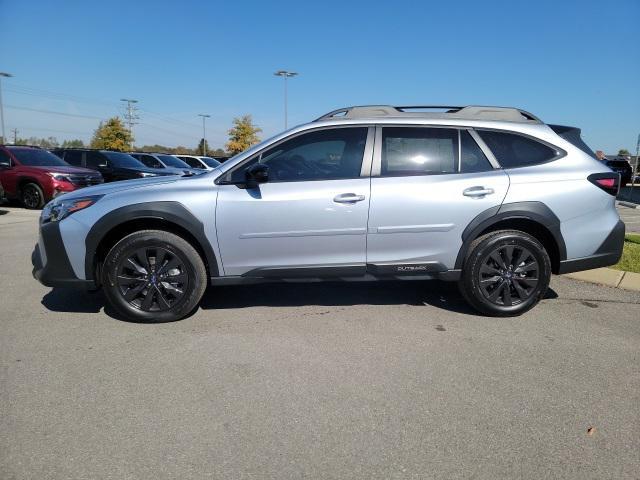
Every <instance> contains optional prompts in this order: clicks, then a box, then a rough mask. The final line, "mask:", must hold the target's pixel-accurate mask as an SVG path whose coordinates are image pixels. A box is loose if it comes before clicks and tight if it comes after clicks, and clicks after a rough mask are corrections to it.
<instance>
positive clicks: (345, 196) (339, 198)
mask: <svg viewBox="0 0 640 480" xmlns="http://www.w3.org/2000/svg"><path fill="white" fill-rule="evenodd" d="M363 200H364V195H356V194H355V193H341V194H340V195H336V196H335V197H333V201H334V202H336V203H355V202H361V201H363Z"/></svg>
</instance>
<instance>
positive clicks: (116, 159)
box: [102, 151, 147, 168]
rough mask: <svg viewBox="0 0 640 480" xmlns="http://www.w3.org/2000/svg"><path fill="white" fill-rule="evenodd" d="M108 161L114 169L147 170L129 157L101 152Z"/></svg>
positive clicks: (118, 153)
mask: <svg viewBox="0 0 640 480" xmlns="http://www.w3.org/2000/svg"><path fill="white" fill-rule="evenodd" d="M102 154H103V155H104V156H105V157H107V158H108V159H109V161H110V162H111V164H112V165H113V166H114V167H118V168H147V167H145V166H144V164H143V163H142V162H140V161H139V160H136V159H135V158H133V157H132V156H131V155H127V154H126V153H120V152H104V151H103V152H102Z"/></svg>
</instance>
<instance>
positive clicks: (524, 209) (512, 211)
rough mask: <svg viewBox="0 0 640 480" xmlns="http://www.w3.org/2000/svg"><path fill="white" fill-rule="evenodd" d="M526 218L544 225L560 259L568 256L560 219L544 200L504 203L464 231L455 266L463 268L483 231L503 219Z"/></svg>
mask: <svg viewBox="0 0 640 480" xmlns="http://www.w3.org/2000/svg"><path fill="white" fill-rule="evenodd" d="M511 219H526V220H531V221H534V222H536V223H538V224H540V225H541V226H543V227H544V228H545V229H546V230H547V231H548V232H549V233H550V234H551V236H552V237H553V239H554V240H555V243H556V245H557V246H558V254H559V257H560V258H559V260H560V261H561V262H562V261H563V260H566V258H567V247H566V245H565V243H564V238H563V237H562V232H561V231H560V219H558V217H557V216H556V215H555V214H554V213H553V212H552V211H551V209H550V208H549V207H547V206H546V205H545V204H544V203H542V202H514V203H504V204H502V205H501V206H499V207H491V208H489V209H487V210H485V211H483V212H481V213H480V214H479V215H478V216H476V217H475V218H474V219H473V220H472V221H471V222H470V223H469V225H467V228H465V229H464V231H463V232H462V247H461V248H460V251H459V252H458V256H457V258H456V263H455V268H456V269H461V268H462V264H463V262H464V257H465V255H466V252H467V250H468V248H469V245H470V244H471V242H473V240H475V239H476V238H477V237H478V235H480V233H481V232H483V231H484V230H486V229H487V228H489V227H491V226H492V225H495V224H496V223H498V222H501V221H503V220H511Z"/></svg>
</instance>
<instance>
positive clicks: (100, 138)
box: [90, 117, 133, 152]
mask: <svg viewBox="0 0 640 480" xmlns="http://www.w3.org/2000/svg"><path fill="white" fill-rule="evenodd" d="M132 145H133V136H132V135H131V132H130V131H129V130H128V129H127V128H125V126H124V124H123V123H122V120H120V119H119V118H118V117H113V118H110V119H109V120H107V121H106V122H100V125H98V128H97V129H96V131H95V132H94V133H93V138H92V139H91V144H90V146H91V148H100V149H104V150H118V151H121V152H122V151H127V150H131V148H132Z"/></svg>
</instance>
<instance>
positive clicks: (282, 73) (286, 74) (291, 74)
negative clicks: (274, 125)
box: [274, 70, 298, 130]
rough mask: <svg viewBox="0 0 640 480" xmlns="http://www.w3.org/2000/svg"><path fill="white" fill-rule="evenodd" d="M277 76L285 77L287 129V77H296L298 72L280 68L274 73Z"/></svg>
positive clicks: (285, 127) (285, 125) (285, 126)
mask: <svg viewBox="0 0 640 480" xmlns="http://www.w3.org/2000/svg"><path fill="white" fill-rule="evenodd" d="M274 75H275V76H276V77H283V78H284V129H285V130H286V129H287V123H288V122H287V78H289V77H295V76H296V75H298V72H289V71H287V70H278V71H277V72H275V73H274Z"/></svg>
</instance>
